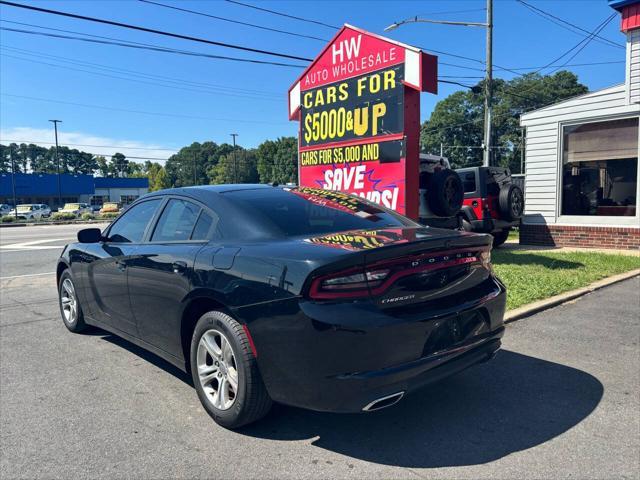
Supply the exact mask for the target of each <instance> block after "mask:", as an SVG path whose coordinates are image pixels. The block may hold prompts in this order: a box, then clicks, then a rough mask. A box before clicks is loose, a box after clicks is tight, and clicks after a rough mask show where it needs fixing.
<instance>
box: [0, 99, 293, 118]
mask: <svg viewBox="0 0 640 480" xmlns="http://www.w3.org/2000/svg"><path fill="white" fill-rule="evenodd" d="M0 95H2V96H4V97H10V98H22V99H26V100H35V101H39V102H49V103H59V104H62V105H73V106H76V107H84V108H96V109H100V110H112V111H115V112H126V113H136V114H141V115H154V116H159V117H175V118H186V119H193V120H213V121H216V122H237V123H255V124H263V125H284V124H285V122H265V121H260V120H245V119H238V118H215V117H200V116H194V115H181V114H178V113H165V112H148V111H144V110H130V109H127V108H118V107H110V106H107V105H92V104H86V103H78V102H66V101H63V100H53V99H50V98H40V97H29V96H26V95H14V94H10V93H5V92H2V93H0ZM286 124H287V125H289V122H287V123H286Z"/></svg>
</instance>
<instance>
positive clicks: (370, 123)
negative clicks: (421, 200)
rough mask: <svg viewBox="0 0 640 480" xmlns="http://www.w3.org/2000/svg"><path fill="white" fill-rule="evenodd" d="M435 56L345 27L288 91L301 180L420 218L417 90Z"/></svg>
mask: <svg viewBox="0 0 640 480" xmlns="http://www.w3.org/2000/svg"><path fill="white" fill-rule="evenodd" d="M436 76H437V71H436V62H435V57H432V56H428V55H426V54H424V53H422V52H420V51H419V50H418V49H416V48H413V47H409V46H407V45H403V44H400V43H398V42H395V41H392V40H389V39H386V38H383V37H379V36H377V35H374V34H371V33H368V32H365V31H363V30H360V29H356V28H354V27H349V26H344V27H343V28H342V29H341V30H340V31H339V32H338V34H337V35H336V36H335V37H334V39H333V40H332V41H331V42H330V43H329V44H328V45H327V46H326V47H325V49H324V50H323V51H322V52H321V53H320V55H319V56H318V57H317V58H316V60H315V61H314V62H313V63H312V64H311V66H310V67H309V68H307V70H305V72H304V73H303V74H302V76H301V77H300V78H299V79H298V81H297V82H296V83H295V84H294V85H293V86H292V87H291V89H290V90H289V116H290V118H291V119H296V120H299V121H300V136H299V170H298V171H299V183H300V185H301V186H303V187H310V188H321V189H326V190H337V191H341V192H345V193H352V194H356V195H359V196H361V197H364V198H367V199H368V200H371V201H373V202H375V203H378V204H380V205H383V206H385V207H387V208H391V209H393V210H396V211H398V212H399V213H402V214H405V215H408V216H411V217H413V218H416V217H417V212H418V188H417V184H418V182H417V176H418V138H419V128H420V123H419V116H420V113H419V95H418V92H419V91H420V90H421V89H424V90H426V91H433V86H434V85H435V83H436V80H435V77H436Z"/></svg>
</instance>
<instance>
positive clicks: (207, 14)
mask: <svg viewBox="0 0 640 480" xmlns="http://www.w3.org/2000/svg"><path fill="white" fill-rule="evenodd" d="M138 1H139V2H142V3H148V4H151V5H157V6H159V7H163V8H170V9H172V10H178V11H180V12H186V13H192V14H193V15H200V16H202V17H208V18H213V19H215V20H221V21H223V22H230V23H236V24H238V25H244V26H247V27H252V28H258V29H260V30H266V31H269V32H276V33H282V34H284V35H291V36H294V37H301V38H310V39H311V40H319V41H321V42H327V41H328V39H326V38H320V37H314V36H313V35H305V34H303V33H296V32H289V31H287V30H279V29H277V28H270V27H265V26H263V25H256V24H255V23H248V22H241V21H240V20H233V19H231V18H225V17H219V16H217V15H211V14H209V13H205V12H198V11H196V10H189V9H188V8H181V7H176V6H173V5H166V4H164V3H159V2H152V1H151V0H138Z"/></svg>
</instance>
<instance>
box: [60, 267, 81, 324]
mask: <svg viewBox="0 0 640 480" xmlns="http://www.w3.org/2000/svg"><path fill="white" fill-rule="evenodd" d="M58 305H59V307H60V315H61V316H62V323H64V326H65V327H67V330H69V331H70V332H73V333H80V332H82V331H83V330H86V329H87V324H86V323H85V322H84V314H83V313H82V307H81V306H80V300H79V299H78V294H77V291H76V286H75V283H74V281H73V277H72V276H71V272H70V271H69V270H68V269H67V270H65V271H64V272H62V275H60V281H59V282H58Z"/></svg>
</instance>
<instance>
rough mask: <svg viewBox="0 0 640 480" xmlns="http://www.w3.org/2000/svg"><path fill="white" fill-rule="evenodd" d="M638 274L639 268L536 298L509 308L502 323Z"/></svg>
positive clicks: (513, 320) (639, 273)
mask: <svg viewBox="0 0 640 480" xmlns="http://www.w3.org/2000/svg"><path fill="white" fill-rule="evenodd" d="M638 275H640V268H637V269H635V270H630V271H628V272H624V273H619V274H618V275H614V276H612V277H608V278H604V279H602V280H598V281H597V282H594V283H592V284H590V285H587V286H586V287H582V288H578V289H576V290H571V291H570V292H565V293H561V294H559V295H555V296H553V297H550V298H546V299H544V300H538V301H537V302H533V303H530V304H528V305H525V306H524V307H520V308H516V309H514V310H510V311H508V312H507V313H505V315H504V323H511V322H515V321H516V320H520V319H523V318H526V317H530V316H531V315H534V314H536V313H539V312H542V311H543V310H547V309H549V308H553V307H557V306H558V305H561V304H563V303H566V302H568V301H571V300H574V299H576V298H578V297H582V296H583V295H586V294H587V293H591V292H595V291H596V290H600V289H601V288H603V287H608V286H609V285H613V284H614V283H618V282H622V281H623V280H628V279H630V278H633V277H636V276H638Z"/></svg>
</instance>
